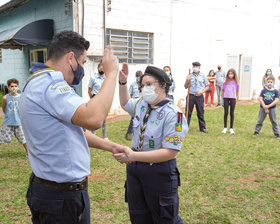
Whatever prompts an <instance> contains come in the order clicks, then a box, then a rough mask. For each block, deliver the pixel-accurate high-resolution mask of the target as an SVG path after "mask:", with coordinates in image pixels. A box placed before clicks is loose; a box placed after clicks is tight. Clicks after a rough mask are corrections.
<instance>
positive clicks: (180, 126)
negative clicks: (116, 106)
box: [125, 98, 189, 151]
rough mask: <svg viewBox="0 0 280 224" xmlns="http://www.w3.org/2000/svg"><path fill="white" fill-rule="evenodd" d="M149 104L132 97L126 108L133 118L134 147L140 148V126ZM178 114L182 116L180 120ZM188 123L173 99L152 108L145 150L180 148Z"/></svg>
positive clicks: (145, 134) (146, 131)
mask: <svg viewBox="0 0 280 224" xmlns="http://www.w3.org/2000/svg"><path fill="white" fill-rule="evenodd" d="M147 108H148V104H147V103H146V102H145V101H144V100H143V99H142V98H140V99H130V100H128V102H127V103H126V105H125V110H126V111H127V112H128V113H129V114H130V115H131V116H132V117H134V118H133V131H134V132H133V133H134V135H133V139H132V147H133V148H135V149H136V150H139V135H140V128H141V124H142V121H143V118H144V116H145V113H146V111H147ZM178 114H181V118H182V119H179V120H178V116H180V115H178ZM188 130H189V128H188V124H187V121H186V118H185V116H184V114H183V113H182V111H181V110H180V109H179V108H178V107H177V106H176V105H175V104H174V102H173V101H171V102H169V103H167V104H165V105H163V106H162V107H159V108H157V109H154V110H152V112H151V114H150V116H149V118H148V123H147V127H146V130H145V132H144V139H143V151H152V150H156V149H160V148H168V149H174V150H178V151H179V150H180V149H181V147H182V144H183V141H184V138H185V136H186V134H187V132H188Z"/></svg>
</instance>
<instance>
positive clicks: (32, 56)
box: [29, 48, 47, 65]
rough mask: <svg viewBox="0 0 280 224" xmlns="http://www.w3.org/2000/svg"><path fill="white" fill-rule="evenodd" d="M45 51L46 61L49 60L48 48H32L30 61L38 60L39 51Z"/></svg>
mask: <svg viewBox="0 0 280 224" xmlns="http://www.w3.org/2000/svg"><path fill="white" fill-rule="evenodd" d="M39 51H43V57H44V63H45V62H46V61H47V48H40V49H32V50H30V51H29V63H30V65H31V64H32V63H33V62H38V56H37V54H36V53H37V52H39Z"/></svg>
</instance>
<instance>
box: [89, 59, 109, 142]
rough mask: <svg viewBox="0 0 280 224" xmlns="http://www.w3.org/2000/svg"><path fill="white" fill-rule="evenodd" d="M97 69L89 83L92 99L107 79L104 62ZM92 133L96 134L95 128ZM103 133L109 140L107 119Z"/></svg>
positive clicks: (103, 126)
mask: <svg viewBox="0 0 280 224" xmlns="http://www.w3.org/2000/svg"><path fill="white" fill-rule="evenodd" d="M97 69H98V73H97V74H95V75H94V76H93V77H90V79H89V83H88V95H89V98H90V99H91V98H93V97H94V96H95V95H96V94H97V93H98V92H99V91H100V89H101V86H102V84H103V82H104V80H105V74H104V71H103V66H102V62H100V63H99V64H98V66H97ZM92 133H93V134H95V130H93V131H92ZM102 134H103V138H104V139H105V140H109V139H108V137H107V125H106V120H105V121H104V123H103V125H102Z"/></svg>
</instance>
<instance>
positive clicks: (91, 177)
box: [88, 172, 107, 182]
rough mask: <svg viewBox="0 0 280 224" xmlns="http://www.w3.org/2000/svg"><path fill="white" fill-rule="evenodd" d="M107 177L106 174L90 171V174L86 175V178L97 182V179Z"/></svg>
mask: <svg viewBox="0 0 280 224" xmlns="http://www.w3.org/2000/svg"><path fill="white" fill-rule="evenodd" d="M104 179H107V176H106V175H104V174H98V173H96V172H92V173H91V175H90V176H88V180H89V181H92V182H97V181H99V180H104Z"/></svg>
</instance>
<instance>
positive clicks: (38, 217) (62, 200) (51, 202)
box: [26, 177, 90, 224]
mask: <svg viewBox="0 0 280 224" xmlns="http://www.w3.org/2000/svg"><path fill="white" fill-rule="evenodd" d="M26 197H27V204H28V206H29V208H30V211H31V213H32V223H34V224H58V223H59V224H89V223H90V202H89V196H88V192H87V189H83V190H77V191H66V190H61V189H54V188H49V187H45V186H42V185H41V184H39V183H37V182H34V180H33V178H32V177H30V180H29V188H28V191H27V195H26Z"/></svg>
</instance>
